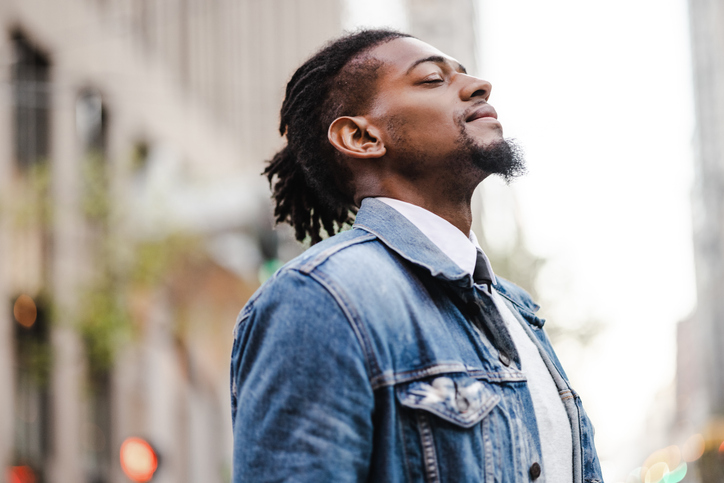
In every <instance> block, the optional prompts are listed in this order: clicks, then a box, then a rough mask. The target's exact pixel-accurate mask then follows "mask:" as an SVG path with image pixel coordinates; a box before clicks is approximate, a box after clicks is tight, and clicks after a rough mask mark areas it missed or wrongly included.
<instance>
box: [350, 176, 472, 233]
mask: <svg viewBox="0 0 724 483" xmlns="http://www.w3.org/2000/svg"><path fill="white" fill-rule="evenodd" d="M376 188H377V189H375V190H370V191H367V192H363V193H361V195H360V196H358V197H357V200H356V201H357V203H358V205H359V203H360V202H361V201H362V199H363V198H369V197H375V196H384V197H387V198H393V199H396V200H400V201H404V202H407V203H410V204H413V205H417V206H419V207H421V208H424V209H426V210H428V211H430V212H432V213H435V214H436V215H437V216H439V217H440V218H443V219H445V220H447V221H448V222H449V223H450V224H452V225H453V226H454V227H456V228H457V229H458V230H460V231H461V232H462V233H463V234H464V235H465V236H468V235H469V234H470V227H471V226H472V222H473V215H472V210H471V208H470V204H471V199H472V195H473V190H472V189H471V190H461V189H460V187H459V186H458V187H455V189H441V188H444V187H442V186H440V183H436V185H435V183H430V184H427V183H424V184H423V183H419V182H416V183H414V185H411V184H408V183H405V182H401V181H400V180H399V179H397V180H394V182H390V183H381V184H379V185H377V187H376Z"/></svg>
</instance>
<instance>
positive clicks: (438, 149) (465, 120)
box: [368, 38, 504, 176]
mask: <svg viewBox="0 0 724 483" xmlns="http://www.w3.org/2000/svg"><path fill="white" fill-rule="evenodd" d="M370 55H371V56H373V57H375V58H377V59H379V60H381V61H382V62H383V64H384V67H383V69H382V73H381V74H380V76H379V78H378V80H377V89H376V91H377V95H376V97H375V101H374V104H373V106H372V107H371V110H370V112H369V113H368V115H369V116H370V119H371V120H372V121H373V122H375V123H376V124H377V125H378V126H380V127H381V129H382V132H383V134H382V137H383V141H384V143H385V146H386V148H387V152H388V154H390V155H391V156H393V157H396V158H402V159H407V160H408V161H409V163H405V166H404V169H406V170H409V169H412V170H413V171H418V173H416V174H418V175H423V176H424V175H425V174H429V172H430V170H439V168H440V167H441V166H440V163H441V162H449V161H450V160H452V159H455V160H456V161H460V159H459V158H460V157H461V156H463V155H465V154H468V155H469V154H470V153H471V152H472V151H476V150H477V151H480V150H485V148H487V147H492V146H496V145H501V144H504V143H503V128H502V126H501V124H500V122H498V120H497V114H496V112H495V109H493V107H492V106H491V105H490V104H488V103H487V100H488V97H489V96H490V89H491V85H490V83H488V82H486V81H483V80H481V79H478V78H475V77H472V76H470V75H467V74H466V73H465V69H464V68H463V67H462V66H461V65H460V64H459V63H458V62H457V61H456V60H454V59H453V58H451V57H449V56H447V55H445V54H443V53H442V52H440V51H439V50H437V49H435V48H434V47H432V46H431V45H428V44H426V43H424V42H422V41H420V40H417V39H412V38H399V39H395V40H392V41H390V42H387V43H384V44H382V45H379V46H377V47H376V48H374V49H372V50H371V51H370ZM465 157H466V158H467V157H469V156H465ZM401 168H403V167H402V166H401ZM438 172H439V171H438Z"/></svg>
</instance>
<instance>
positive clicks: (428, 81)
mask: <svg viewBox="0 0 724 483" xmlns="http://www.w3.org/2000/svg"><path fill="white" fill-rule="evenodd" d="M438 82H444V80H443V79H442V78H441V77H431V78H428V79H425V80H423V81H422V84H437V83H438Z"/></svg>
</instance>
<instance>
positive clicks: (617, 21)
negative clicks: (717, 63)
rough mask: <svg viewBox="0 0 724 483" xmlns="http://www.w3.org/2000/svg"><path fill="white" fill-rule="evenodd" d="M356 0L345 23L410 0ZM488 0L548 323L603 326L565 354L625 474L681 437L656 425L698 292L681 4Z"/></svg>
mask: <svg viewBox="0 0 724 483" xmlns="http://www.w3.org/2000/svg"><path fill="white" fill-rule="evenodd" d="M362 3H363V4H364V6H365V8H364V9H360V8H357V7H355V5H357V6H359V5H360V4H362ZM378 4H379V5H378ZM349 5H350V8H349V13H350V19H351V20H350V23H349V24H350V25H352V24H357V25H384V24H388V25H392V26H397V27H401V28H404V27H405V25H406V21H405V19H404V12H402V10H401V8H400V5H401V3H400V1H398V2H390V1H389V0H387V1H386V2H383V1H372V0H369V1H366V2H353V1H351V0H350V2H349ZM477 5H478V11H479V14H480V19H479V22H480V23H479V26H480V30H479V31H480V39H479V40H480V54H481V55H480V69H479V70H480V72H479V74H480V75H481V77H483V78H485V79H487V80H489V81H491V82H492V85H493V91H492V96H491V98H490V102H491V104H493V105H494V106H495V108H496V110H497V111H498V115H499V118H500V120H501V122H502V124H503V127H504V129H505V134H506V136H509V137H513V138H516V139H517V140H518V141H519V142H520V144H521V145H522V146H523V147H524V149H525V152H526V155H527V156H526V158H527V160H528V165H529V174H528V175H527V176H526V177H525V178H524V179H521V180H519V181H517V182H516V183H515V184H514V185H513V187H512V188H506V189H512V190H513V192H514V193H515V196H516V199H517V202H518V209H519V210H520V215H521V221H522V224H523V227H524V230H525V236H526V241H527V244H528V246H529V247H530V249H531V250H532V251H533V252H534V253H536V254H538V255H540V256H544V257H546V258H547V259H548V261H549V263H548V265H547V267H546V269H545V270H544V271H543V273H542V274H541V278H540V280H539V282H540V283H539V291H540V293H541V296H542V299H544V300H545V301H550V303H551V305H552V307H550V308H549V311H548V312H547V315H548V318H549V323H550V324H555V323H558V324H559V325H561V326H575V324H576V321H580V320H587V319H596V320H598V321H600V323H601V324H602V327H603V330H602V332H601V334H600V335H599V336H598V337H597V338H596V339H595V340H594V341H593V343H592V344H591V345H590V346H588V347H586V348H585V349H584V348H581V347H580V346H577V345H575V344H563V345H562V346H561V347H558V351H559V355H560V357H561V359H562V361H563V364H564V366H565V367H566V369H567V371H568V373H569V376H570V377H571V379H572V380H573V384H574V386H575V388H576V389H577V390H578V392H579V393H580V394H581V396H582V398H583V400H584V403H585V406H586V408H587V411H588V412H589V415H590V416H591V418H592V420H593V422H594V425H595V426H596V427H597V433H596V440H597V446H598V449H599V454H600V456H601V458H602V463H603V467H604V476H605V477H606V481H609V482H612V483H616V482H618V481H624V480H625V475H626V474H627V473H628V472H629V471H631V470H632V469H633V468H634V467H636V466H639V465H640V464H641V463H642V461H643V459H644V458H645V457H646V456H647V455H648V453H649V452H650V451H653V450H655V449H657V448H659V447H663V446H666V445H668V444H675V443H677V442H676V441H668V440H666V439H662V438H661V437H660V436H658V435H655V434H654V433H655V429H656V428H655V427H656V426H662V425H663V424H664V423H665V421H664V418H666V417H668V415H667V414H666V412H665V410H663V409H662V408H665V407H666V406H667V405H670V404H671V397H672V396H673V391H672V386H671V384H672V380H673V377H674V371H675V362H676V345H675V327H676V323H677V322H678V321H679V320H681V319H682V318H684V317H686V316H687V315H689V314H690V313H691V312H692V311H693V308H694V306H695V303H696V302H695V286H694V269H693V255H692V234H691V221H690V209H691V206H690V202H689V193H690V189H691V182H692V177H693V173H692V171H693V168H692V164H693V161H692V143H691V140H692V136H693V107H692V105H693V103H692V94H691V79H690V77H691V74H690V72H691V70H690V66H689V62H690V60H689V50H688V49H689V39H688V23H687V22H688V20H687V18H688V17H687V15H688V13H687V7H686V1H685V0H605V1H603V0H596V1H593V0H591V1H587V2H581V1H575V0H569V1H562V0H549V1H546V2H541V1H540V0H516V1H504V0H478V2H477ZM375 7H376V8H375ZM423 40H424V39H423ZM448 53H449V54H450V55H453V56H454V55H455V53H454V52H448ZM494 182H496V181H495V180H491V181H486V183H494ZM486 228H487V229H488V230H491V229H492V230H493V231H494V230H495V227H490V226H488V227H486ZM503 231H504V230H503V227H502V226H501V236H504V234H503V233H502V232H503ZM492 236H493V237H495V234H494V233H493V235H492ZM667 388H668V389H667ZM667 390H668V392H667ZM667 398H668V399H667Z"/></svg>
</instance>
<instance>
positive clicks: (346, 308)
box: [308, 272, 381, 390]
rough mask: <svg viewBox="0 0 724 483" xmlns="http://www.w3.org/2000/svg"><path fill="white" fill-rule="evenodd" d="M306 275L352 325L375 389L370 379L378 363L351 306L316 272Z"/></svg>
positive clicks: (376, 371)
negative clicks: (333, 301) (334, 303)
mask: <svg viewBox="0 0 724 483" xmlns="http://www.w3.org/2000/svg"><path fill="white" fill-rule="evenodd" d="M308 276H309V277H311V278H313V279H314V280H315V281H316V282H317V283H319V284H320V285H321V286H322V287H324V289H325V290H327V292H328V293H329V294H330V295H331V296H332V297H333V298H334V300H335V301H336V302H337V305H339V307H340V308H341V309H342V312H344V315H345V317H347V322H349V325H350V326H351V327H352V330H353V331H354V333H355V336H356V337H357V341H358V342H359V344H360V346H361V348H362V352H363V353H364V355H365V365H366V366H367V371H368V373H369V377H370V385H371V386H372V390H375V389H377V388H376V387H375V386H374V384H373V382H372V381H374V378H375V376H374V374H379V373H380V372H381V371H380V368H379V364H378V363H377V359H375V357H374V354H373V353H372V348H371V347H372V344H371V343H370V341H369V336H368V335H367V332H366V331H365V330H364V327H363V326H362V324H361V323H360V322H359V321H358V320H357V317H356V314H355V313H352V307H351V306H350V305H349V304H347V303H346V300H345V299H344V298H343V296H342V293H340V292H338V291H336V290H334V289H333V288H332V287H331V286H330V284H328V283H327V281H326V280H324V279H323V278H322V277H320V276H319V274H318V273H316V272H315V273H310V274H309V275H308Z"/></svg>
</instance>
